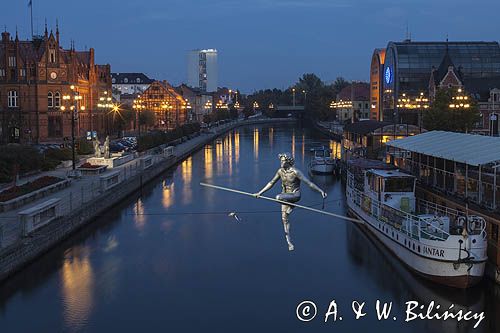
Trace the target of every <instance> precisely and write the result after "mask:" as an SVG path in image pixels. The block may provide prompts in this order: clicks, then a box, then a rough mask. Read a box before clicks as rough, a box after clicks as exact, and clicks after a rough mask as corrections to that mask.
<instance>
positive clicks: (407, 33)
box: [405, 21, 411, 42]
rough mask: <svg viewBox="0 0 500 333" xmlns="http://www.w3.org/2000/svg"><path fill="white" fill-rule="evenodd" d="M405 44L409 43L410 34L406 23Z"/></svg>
mask: <svg viewBox="0 0 500 333" xmlns="http://www.w3.org/2000/svg"><path fill="white" fill-rule="evenodd" d="M405 42H411V33H410V25H409V23H408V21H406V39H405Z"/></svg>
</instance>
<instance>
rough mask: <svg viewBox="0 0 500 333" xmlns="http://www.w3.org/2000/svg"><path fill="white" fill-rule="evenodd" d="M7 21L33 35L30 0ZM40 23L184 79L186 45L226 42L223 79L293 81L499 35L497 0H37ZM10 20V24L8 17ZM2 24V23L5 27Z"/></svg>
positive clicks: (117, 57) (175, 80)
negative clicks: (381, 51) (388, 53)
mask: <svg viewBox="0 0 500 333" xmlns="http://www.w3.org/2000/svg"><path fill="white" fill-rule="evenodd" d="M2 3H3V4H4V6H3V8H2V11H1V12H0V22H1V23H2V24H3V25H5V26H6V28H7V30H8V31H10V32H12V33H14V32H15V29H16V25H17V28H18V31H19V36H20V38H21V39H27V38H28V37H29V36H30V23H29V22H30V21H29V8H28V6H27V4H28V0H2ZM33 6H34V7H33V15H34V23H35V32H38V33H43V28H44V21H45V18H46V19H47V22H48V26H49V29H50V28H53V29H54V30H55V22H56V19H59V27H60V31H61V38H62V42H63V46H64V47H65V48H67V47H69V44H70V40H71V39H73V40H75V42H76V47H77V48H78V49H84V48H85V47H87V48H88V47H94V48H95V49H96V60H97V62H98V63H110V64H111V66H112V71H113V72H144V73H146V74H147V75H149V76H150V77H152V78H157V79H166V80H168V81H169V82H171V83H172V84H179V83H181V82H183V81H186V79H187V77H186V76H187V71H186V53H187V51H188V50H191V49H196V48H216V49H217V50H218V51H219V86H228V87H230V88H239V89H241V90H242V91H243V92H245V93H249V92H252V91H254V90H256V89H261V88H272V87H277V88H286V87H288V86H290V85H291V84H293V83H294V82H295V81H296V80H297V78H298V77H299V76H301V75H302V74H303V73H306V72H314V73H316V74H318V75H319V76H320V77H321V78H322V79H323V80H324V81H327V82H329V81H332V80H334V79H335V78H336V77H337V76H344V77H345V78H346V79H349V80H351V79H354V80H368V78H369V65H370V59H371V55H372V52H373V49H374V48H376V47H385V46H386V45H387V42H388V41H390V40H395V41H399V40H402V39H404V38H405V35H406V27H407V25H408V26H409V30H410V33H411V37H412V39H413V40H416V41H422V40H444V39H445V38H446V35H448V36H449V39H450V40H451V41H454V40H485V41H498V40H499V39H500V19H499V16H498V15H499V13H500V1H498V0H491V1H477V0H476V1H465V0H453V1H451V0H420V1H417V0H399V1H397V0H378V1H369V0H350V1H348V0H253V1H241V0H234V1H231V0H203V1H201V0H142V1H129V0H85V1H68V0H50V1H49V0H33ZM2 28H3V27H2ZM2 30H3V29H2Z"/></svg>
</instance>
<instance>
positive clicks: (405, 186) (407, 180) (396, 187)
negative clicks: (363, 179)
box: [385, 177, 413, 192]
mask: <svg viewBox="0 0 500 333" xmlns="http://www.w3.org/2000/svg"><path fill="white" fill-rule="evenodd" d="M385 192H413V178H411V177H392V178H387V179H386V180H385Z"/></svg>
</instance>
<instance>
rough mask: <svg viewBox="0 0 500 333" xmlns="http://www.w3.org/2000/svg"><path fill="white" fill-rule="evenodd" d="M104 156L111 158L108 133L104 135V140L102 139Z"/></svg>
mask: <svg viewBox="0 0 500 333" xmlns="http://www.w3.org/2000/svg"><path fill="white" fill-rule="evenodd" d="M104 158H111V152H110V151H109V135H108V136H106V141H104Z"/></svg>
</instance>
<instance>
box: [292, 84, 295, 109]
mask: <svg viewBox="0 0 500 333" xmlns="http://www.w3.org/2000/svg"><path fill="white" fill-rule="evenodd" d="M292 96H293V107H295V88H292Z"/></svg>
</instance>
